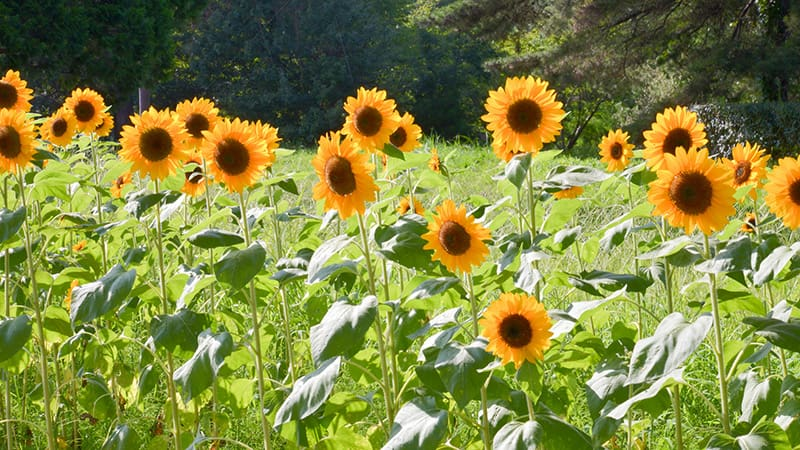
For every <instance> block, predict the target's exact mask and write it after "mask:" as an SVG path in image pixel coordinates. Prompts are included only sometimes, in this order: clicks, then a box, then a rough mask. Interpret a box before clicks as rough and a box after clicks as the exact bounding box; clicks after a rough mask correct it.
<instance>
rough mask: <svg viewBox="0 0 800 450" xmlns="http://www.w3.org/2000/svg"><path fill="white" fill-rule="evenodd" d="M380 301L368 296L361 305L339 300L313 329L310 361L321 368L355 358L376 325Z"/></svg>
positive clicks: (345, 299)
mask: <svg viewBox="0 0 800 450" xmlns="http://www.w3.org/2000/svg"><path fill="white" fill-rule="evenodd" d="M377 313H378V300H377V298H376V297H375V296H374V295H368V296H367V297H365V298H364V300H362V302H361V304H360V305H351V304H350V303H349V302H348V301H347V298H343V299H339V301H337V302H335V303H334V304H332V305H331V307H330V308H329V309H328V312H327V313H325V317H323V318H322V321H321V322H320V323H319V324H317V325H314V326H313V327H311V335H310V340H311V357H312V358H313V359H314V363H315V364H317V365H319V364H321V363H322V362H323V361H325V360H327V359H329V358H332V357H334V356H339V355H343V356H347V357H350V356H353V355H354V354H355V353H356V352H357V351H358V350H360V349H361V345H362V344H363V342H364V336H365V335H366V333H367V330H369V327H370V326H371V325H372V322H374V321H375V316H376V315H377Z"/></svg>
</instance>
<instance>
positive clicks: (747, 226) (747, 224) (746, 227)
mask: <svg viewBox="0 0 800 450" xmlns="http://www.w3.org/2000/svg"><path fill="white" fill-rule="evenodd" d="M757 226H758V225H757V224H756V215H755V214H753V213H747V215H745V216H744V222H743V223H742V228H741V231H742V232H744V233H752V232H753V231H755V230H756V227H757Z"/></svg>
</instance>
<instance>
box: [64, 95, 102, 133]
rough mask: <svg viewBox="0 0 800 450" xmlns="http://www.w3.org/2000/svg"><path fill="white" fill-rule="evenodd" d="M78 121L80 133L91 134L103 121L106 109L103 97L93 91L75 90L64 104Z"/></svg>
mask: <svg viewBox="0 0 800 450" xmlns="http://www.w3.org/2000/svg"><path fill="white" fill-rule="evenodd" d="M64 106H65V107H66V108H67V109H69V110H70V111H72V114H73V115H75V119H76V120H77V121H78V131H80V132H83V133H91V132H92V131H95V130H96V129H97V126H98V125H100V122H102V121H103V116H102V112H103V110H105V109H106V105H105V103H104V101H103V97H102V96H100V94H98V93H97V92H95V91H93V90H92V89H88V88H87V89H75V90H74V91H72V94H71V95H70V96H69V98H67V100H66V101H65V102H64Z"/></svg>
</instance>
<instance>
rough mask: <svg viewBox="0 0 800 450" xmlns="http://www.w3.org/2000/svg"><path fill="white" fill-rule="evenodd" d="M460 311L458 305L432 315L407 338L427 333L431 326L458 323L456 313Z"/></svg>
mask: <svg viewBox="0 0 800 450" xmlns="http://www.w3.org/2000/svg"><path fill="white" fill-rule="evenodd" d="M460 313H461V307H460V306H458V307H456V308H450V309H448V310H446V311H443V312H441V313H439V314H437V315H436V316H434V317H433V318H432V319H431V320H429V321H428V322H427V323H426V324H425V325H424V326H423V327H422V328H420V329H418V330H417V331H415V332H414V333H412V334H410V335H409V336H408V338H409V339H416V338H418V337H420V336H424V335H426V334H428V331H430V330H431V329H433V328H442V327H444V326H446V325H449V324H451V323H458V315H459V314H460Z"/></svg>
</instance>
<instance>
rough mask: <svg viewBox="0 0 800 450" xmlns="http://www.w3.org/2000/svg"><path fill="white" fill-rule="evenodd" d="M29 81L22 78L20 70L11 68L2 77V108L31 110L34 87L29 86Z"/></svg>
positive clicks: (0, 105)
mask: <svg viewBox="0 0 800 450" xmlns="http://www.w3.org/2000/svg"><path fill="white" fill-rule="evenodd" d="M27 86H28V82H27V81H25V80H23V79H22V78H20V76H19V72H17V71H16V70H9V71H7V72H6V74H5V75H4V76H3V78H0V109H18V110H20V111H24V112H28V111H30V110H31V98H33V96H32V95H31V94H32V93H33V89H30V88H28V87H27Z"/></svg>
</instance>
